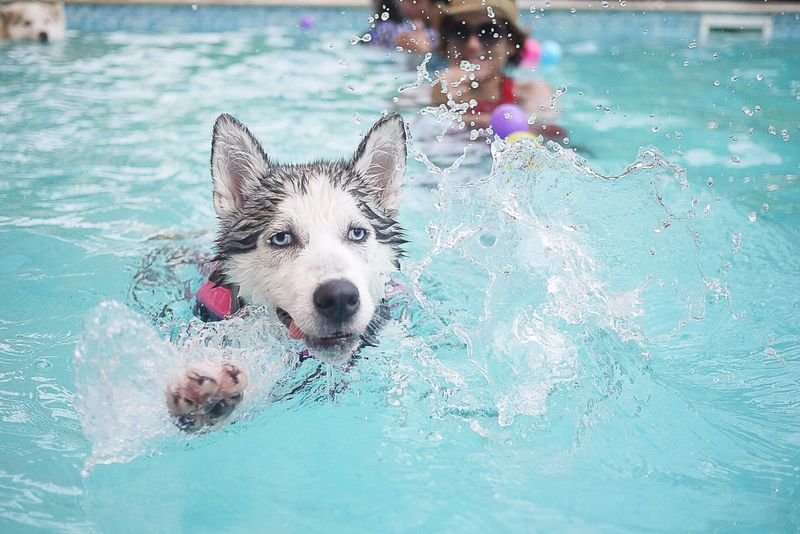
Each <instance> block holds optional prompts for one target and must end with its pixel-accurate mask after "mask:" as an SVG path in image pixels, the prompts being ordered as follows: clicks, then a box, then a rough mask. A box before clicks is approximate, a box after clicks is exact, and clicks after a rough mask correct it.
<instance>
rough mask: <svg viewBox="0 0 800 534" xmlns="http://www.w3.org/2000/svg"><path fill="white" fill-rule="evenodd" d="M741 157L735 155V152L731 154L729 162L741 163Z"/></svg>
mask: <svg viewBox="0 0 800 534" xmlns="http://www.w3.org/2000/svg"><path fill="white" fill-rule="evenodd" d="M741 162H742V158H740V157H739V156H737V155H736V154H731V163H741Z"/></svg>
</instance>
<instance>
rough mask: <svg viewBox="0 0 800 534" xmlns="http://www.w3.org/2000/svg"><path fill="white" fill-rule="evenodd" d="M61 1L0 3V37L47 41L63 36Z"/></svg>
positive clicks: (64, 25) (64, 28)
mask: <svg viewBox="0 0 800 534" xmlns="http://www.w3.org/2000/svg"><path fill="white" fill-rule="evenodd" d="M65 33H66V24H65V17H64V4H63V3H61V2H58V3H53V2H14V3H12V4H2V5H0V39H3V40H12V41H23V40H27V41H39V42H42V43H47V42H50V41H58V40H60V39H63V38H64V35H65Z"/></svg>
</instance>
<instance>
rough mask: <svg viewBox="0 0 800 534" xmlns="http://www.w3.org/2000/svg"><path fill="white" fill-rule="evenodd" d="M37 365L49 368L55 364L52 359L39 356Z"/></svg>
mask: <svg viewBox="0 0 800 534" xmlns="http://www.w3.org/2000/svg"><path fill="white" fill-rule="evenodd" d="M35 365H36V368H37V369H49V368H50V367H52V366H53V364H52V363H50V360H46V359H44V358H39V359H38V360H36V364H35Z"/></svg>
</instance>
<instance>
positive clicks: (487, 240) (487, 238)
mask: <svg viewBox="0 0 800 534" xmlns="http://www.w3.org/2000/svg"><path fill="white" fill-rule="evenodd" d="M480 242H481V245H482V246H484V247H486V248H491V247H493V246H494V244H495V243H496V242H497V236H495V235H494V234H489V233H485V234H481V237H480Z"/></svg>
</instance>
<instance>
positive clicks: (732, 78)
mask: <svg viewBox="0 0 800 534" xmlns="http://www.w3.org/2000/svg"><path fill="white" fill-rule="evenodd" d="M731 81H732V82H736V81H739V77H738V76H736V75H735V74H734V75H733V76H731Z"/></svg>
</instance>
